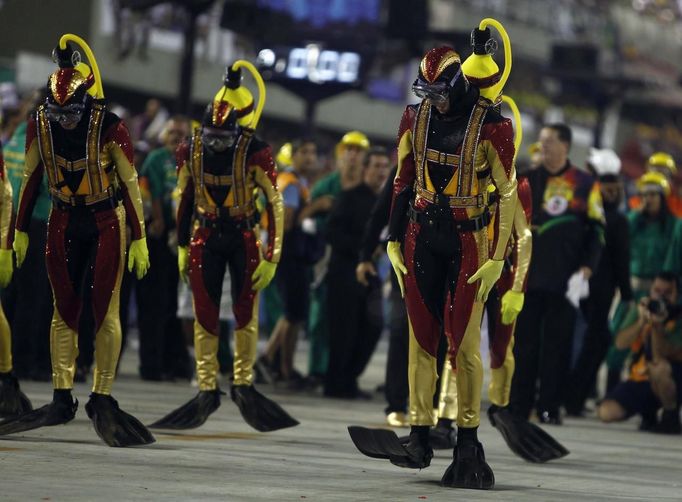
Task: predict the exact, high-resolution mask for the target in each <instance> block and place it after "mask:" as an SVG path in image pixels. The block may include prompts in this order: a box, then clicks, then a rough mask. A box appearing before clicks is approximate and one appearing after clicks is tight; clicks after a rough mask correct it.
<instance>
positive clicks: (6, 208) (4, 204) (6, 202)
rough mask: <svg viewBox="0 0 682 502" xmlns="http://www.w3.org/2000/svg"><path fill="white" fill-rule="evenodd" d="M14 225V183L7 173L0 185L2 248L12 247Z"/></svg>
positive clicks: (0, 235)
mask: <svg viewBox="0 0 682 502" xmlns="http://www.w3.org/2000/svg"><path fill="white" fill-rule="evenodd" d="M11 226H12V185H11V184H10V182H9V179H8V177H7V173H5V175H4V176H3V177H2V186H1V187H0V248H2V249H12V246H10V243H9V234H10V227H11Z"/></svg>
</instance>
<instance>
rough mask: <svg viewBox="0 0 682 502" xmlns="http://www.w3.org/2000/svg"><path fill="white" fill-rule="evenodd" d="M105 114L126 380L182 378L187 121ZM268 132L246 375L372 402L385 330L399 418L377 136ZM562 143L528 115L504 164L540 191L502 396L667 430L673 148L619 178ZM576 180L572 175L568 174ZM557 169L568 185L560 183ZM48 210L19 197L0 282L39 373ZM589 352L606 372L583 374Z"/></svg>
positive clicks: (673, 296)
mask: <svg viewBox="0 0 682 502" xmlns="http://www.w3.org/2000/svg"><path fill="white" fill-rule="evenodd" d="M42 99H44V96H41V95H40V93H35V94H34V95H31V96H28V97H27V98H26V99H24V100H23V101H21V102H17V103H16V106H15V107H14V108H13V109H12V110H10V112H9V113H6V114H5V116H4V118H3V121H2V127H1V128H0V140H1V141H2V144H3V154H4V159H5V171H6V173H7V176H8V177H9V179H10V181H11V183H12V187H13V191H14V203H15V206H16V203H17V199H18V196H19V190H20V186H21V179H22V172H23V155H24V152H23V150H24V143H25V138H26V123H25V119H26V117H27V116H28V114H29V113H30V112H31V111H32V110H34V109H35V107H36V105H37V104H39V103H40V102H41V101H42ZM112 110H113V111H114V112H116V113H117V114H119V115H120V116H121V117H122V118H124V119H125V121H126V123H127V124H128V127H129V129H130V131H131V135H132V138H133V141H134V146H135V164H136V167H137V169H138V172H139V181H140V187H141V193H142V197H143V204H144V211H145V223H146V225H147V242H148V247H149V253H150V259H151V264H152V266H151V269H150V272H149V274H148V275H147V276H146V277H145V278H144V279H142V280H139V281H138V280H136V279H135V278H134V277H133V275H132V274H129V273H127V272H126V275H125V277H124V280H123V285H122V294H121V320H122V326H123V332H124V343H125V334H126V333H127V332H128V331H129V329H128V328H130V327H136V328H137V339H138V340H139V375H140V377H141V378H142V379H144V380H151V381H161V380H173V379H186V380H191V379H192V375H193V371H194V361H193V357H192V347H191V340H192V322H193V314H192V308H191V291H190V290H189V288H188V287H187V285H186V284H184V283H183V281H182V280H181V277H180V275H179V273H178V267H177V237H176V234H175V215H174V212H175V202H174V193H175V188H176V165H175V157H174V152H175V149H176V148H177V146H178V145H179V144H180V143H181V142H182V141H184V140H185V139H187V138H188V136H189V135H190V134H191V131H192V129H193V127H194V126H195V122H193V121H192V120H191V118H188V117H183V116H172V115H170V114H169V112H168V111H167V110H166V109H165V108H164V106H163V105H162V103H161V102H160V101H158V100H155V99H151V100H149V101H148V103H147V106H146V108H145V110H144V111H143V112H142V113H140V114H138V115H131V114H130V113H129V112H128V111H127V110H125V109H124V108H122V107H120V106H112ZM396 126H397V125H396ZM272 136H273V137H268V134H267V132H266V134H265V136H264V138H263V139H265V140H266V141H270V142H271V144H272V145H273V147H276V148H275V149H274V150H273V151H274V152H276V162H277V166H278V179H277V184H278V189H279V190H280V191H281V193H282V196H283V200H284V207H285V224H284V241H283V254H282V261H281V262H280V264H279V266H278V269H277V275H276V276H275V280H274V281H273V282H272V284H271V285H270V286H269V287H268V288H267V289H266V290H265V291H264V293H263V301H262V302H261V309H262V315H261V335H262V337H263V338H264V339H266V340H267V343H265V345H264V346H263V350H262V353H261V355H260V357H259V359H258V362H257V364H256V369H257V378H258V379H259V381H260V382H265V383H270V384H275V385H278V386H280V387H284V388H287V389H290V390H292V391H297V392H298V391H300V392H316V391H319V390H321V392H322V393H323V395H325V396H328V397H333V398H344V399H357V398H372V392H370V391H369V390H368V389H362V388H360V386H359V385H358V378H359V377H360V375H361V374H362V373H363V371H364V370H365V368H366V366H367V364H368V362H369V360H370V358H371V356H372V354H373V352H374V350H375V347H376V345H377V342H378V341H379V339H380V337H381V334H382V332H383V331H384V330H386V331H388V332H389V333H390V336H389V340H390V343H389V357H388V360H389V364H388V367H387V371H386V375H387V378H386V388H385V392H386V398H387V401H388V406H387V408H386V414H387V418H390V419H389V423H390V424H391V425H402V424H404V423H405V417H404V413H405V411H406V409H407V395H408V392H407V378H406V365H407V327H406V322H405V317H404V310H403V307H402V306H401V303H402V300H401V298H400V295H399V292H398V291H397V288H396V287H395V282H393V287H390V288H389V287H384V286H386V285H387V284H390V283H391V277H390V276H389V274H388V272H387V270H388V267H387V266H386V258H385V256H384V248H385V246H384V244H385V243H384V242H383V241H382V236H381V227H383V225H382V224H381V221H382V211H383V212H384V213H385V212H386V211H388V208H387V206H386V199H387V196H388V197H389V205H390V192H388V191H386V190H384V189H385V188H386V187H387V186H389V187H390V180H391V179H392V176H393V175H392V174H391V167H392V166H393V165H394V163H395V153H394V151H393V150H394V145H390V148H388V149H384V148H382V147H380V146H375V145H371V144H370V141H369V139H368V138H367V137H366V136H365V135H364V134H362V133H361V132H359V131H351V132H349V133H347V134H345V135H343V136H341V137H340V138H339V139H338V143H337V144H336V146H335V147H334V148H333V149H332V150H331V151H322V149H321V145H320V144H318V143H319V141H318V140H317V139H316V138H314V137H298V138H284V137H282V135H281V134H280V135H277V134H273V135H272ZM570 147H571V131H570V129H569V128H568V127H566V126H565V125H563V124H552V125H549V126H546V127H544V128H542V129H541V132H540V135H539V138H538V143H537V144H534V145H533V147H532V150H531V152H530V154H531V165H530V166H526V168H525V169H520V170H519V175H527V176H529V177H530V178H529V179H530V180H531V187H533V188H535V187H542V189H541V190H540V191H538V192H537V193H535V194H534V200H533V202H534V208H533V218H532V224H533V233H534V238H535V239H536V242H535V244H536V247H535V248H534V256H533V262H532V266H531V271H530V274H529V279H528V291H527V294H526V306H525V308H524V311H523V312H522V314H521V316H520V317H519V320H518V324H517V332H516V338H517V342H516V346H515V349H514V350H515V355H516V357H517V366H516V372H517V373H516V376H515V383H514V384H513V386H512V405H513V406H517V407H519V408H522V409H524V413H531V412H532V411H535V412H536V413H537V415H538V417H539V419H540V420H541V421H542V422H544V423H547V424H561V423H562V418H561V417H562V411H561V410H562V409H563V410H564V411H565V413H567V414H568V415H571V416H583V415H584V414H585V412H586V406H587V405H586V403H587V402H588V399H590V398H598V401H597V403H598V406H597V407H596V409H595V411H596V413H597V415H598V417H599V418H600V419H602V420H604V421H606V422H611V421H617V420H621V419H625V418H628V417H630V416H632V415H635V414H639V415H641V416H642V422H641V428H642V429H644V430H655V431H658V432H668V433H679V431H680V420H679V403H680V397H682V321H681V320H680V317H681V316H682V308H681V307H679V305H680V303H681V302H682V300H680V299H679V296H680V295H679V294H678V285H679V279H680V275H682V221H680V220H679V219H678V218H679V217H680V216H682V200H680V198H679V197H678V195H677V193H678V192H677V189H676V186H675V183H674V181H675V179H676V173H677V169H676V165H675V162H674V160H673V159H672V157H670V156H668V155H667V154H665V153H657V154H655V155H653V156H651V158H650V159H649V160H648V162H647V165H646V166H645V171H646V172H645V174H644V175H643V176H641V177H639V178H638V179H636V180H633V179H626V178H624V177H623V175H622V174H621V172H620V164H621V163H620V160H619V158H618V156H617V155H616V154H615V153H614V152H612V151H606V150H599V151H594V152H593V153H592V155H591V156H590V158H589V159H588V163H587V165H586V166H578V167H576V166H572V164H571V163H570ZM576 173H577V174H576ZM569 175H570V176H569ZM576 177H577V178H579V183H578V182H575V183H578V185H580V187H582V188H580V189H578V188H576V186H578V185H571V183H573V182H574V181H575V179H574V178H576ZM568 178H570V180H569V181H570V183H569V182H568V181H567V182H566V183H564V182H563V181H562V180H565V179H568ZM547 186H552V187H553V188H552V190H553V191H551V192H548V190H547V188H546V187H547ZM580 190H582V192H580V193H578V192H579V191H580ZM382 204H383V206H382ZM562 204H568V207H570V208H572V209H575V214H577V215H579V216H578V218H579V219H578V220H577V221H578V225H577V226H576V227H575V229H576V230H575V232H577V233H576V234H575V238H573V237H570V238H569V237H567V235H566V234H565V233H562V234H559V235H560V238H558V237H551V236H552V235H557V234H552V233H551V232H546V233H545V231H546V230H547V229H548V228H551V226H553V225H555V224H558V223H557V221H558V219H560V218H562V217H565V216H566V215H565V214H564V212H565V210H566V207H562ZM581 204H582V206H581ZM382 207H383V209H382ZM49 211H50V198H49V195H48V192H47V190H46V186H43V190H42V192H41V195H40V197H39V199H38V202H37V203H36V208H35V210H34V211H33V220H32V222H31V228H30V231H29V238H30V243H31V246H30V247H29V251H28V255H27V257H26V261H25V263H24V265H23V267H22V268H21V269H18V270H17V271H16V273H15V275H14V278H13V280H12V283H11V284H10V285H9V287H8V288H6V289H5V290H4V291H3V294H2V301H3V305H4V307H5V312H6V314H7V317H8V320H9V322H10V325H11V327H12V333H13V352H14V368H15V372H16V374H17V376H18V377H19V378H20V379H33V380H40V381H47V380H49V379H50V376H51V371H50V360H49V357H50V356H49V354H50V352H49V329H50V319H51V316H52V298H51V292H50V287H49V283H48V280H47V274H46V270H45V262H44V245H45V237H46V222H47V217H48V214H49ZM580 215H583V216H580ZM386 218H387V216H386ZM580 218H583V219H580ZM263 224H264V225H265V224H267V223H266V222H265V221H264V222H263ZM567 243H568V244H567ZM576 273H578V274H579V275H580V277H579V279H581V280H583V281H585V282H588V283H589V294H585V293H582V294H579V295H574V294H572V292H571V291H569V293H571V294H569V295H566V290H567V288H568V287H569V278H572V276H573V275H574V274H576ZM227 275H229V274H226V278H225V280H224V285H223V294H222V304H221V314H220V319H221V323H220V351H219V362H220V368H221V372H222V373H224V374H229V373H230V372H231V370H232V367H231V358H232V355H231V349H230V332H231V329H232V322H233V317H232V312H231V304H230V303H231V302H230V282H229V277H227ZM569 289H570V288H569ZM389 291H390V293H389ZM396 293H397V294H396ZM86 304H87V303H86ZM83 314H84V315H83V316H82V319H81V326H80V329H79V349H80V354H79V357H78V361H77V367H78V369H77V380H80V381H84V380H86V379H88V378H89V374H90V370H91V367H92V364H93V352H94V347H93V337H94V333H93V321H92V315H91V314H92V313H88V312H84V313H83ZM302 336H304V337H305V338H306V339H307V340H308V351H309V352H308V356H309V357H308V367H307V368H302V367H297V366H296V365H295V364H294V354H295V353H296V350H297V349H296V347H297V341H298V339H299V338H300V337H302ZM441 352H444V351H441ZM604 364H605V367H606V369H607V371H606V379H605V380H606V381H605V385H599V384H598V375H599V369H600V368H601V367H603V366H604ZM536 382H537V386H536ZM536 387H537V392H536ZM602 388H603V390H602ZM660 410H662V412H661V411H660ZM396 414H397V415H396ZM396 416H397V417H398V418H397V419H396Z"/></svg>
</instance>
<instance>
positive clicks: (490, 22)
mask: <svg viewBox="0 0 682 502" xmlns="http://www.w3.org/2000/svg"><path fill="white" fill-rule="evenodd" d="M488 26H492V27H493V28H495V29H496V30H497V31H498V32H499V33H500V36H501V37H502V42H503V43H504V71H503V72H502V77H501V78H500V81H499V82H498V83H497V84H495V85H494V86H492V87H491V91H490V94H491V95H492V96H497V95H498V94H500V93H501V92H502V89H503V88H504V84H506V83H507V79H508V78H509V73H510V72H511V67H512V53H511V42H510V40H509V35H507V30H505V29H504V26H502V24H501V23H500V22H499V21H497V20H496V19H493V18H491V17H486V18H485V19H483V20H482V21H481V22H480V24H479V25H478V29H479V30H485V29H486V28H487V27H488ZM493 90H494V91H493ZM493 101H495V100H493Z"/></svg>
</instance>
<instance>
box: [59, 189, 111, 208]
mask: <svg viewBox="0 0 682 502" xmlns="http://www.w3.org/2000/svg"><path fill="white" fill-rule="evenodd" d="M110 188H111V187H110ZM110 188H109V189H107V191H105V192H100V193H96V194H88V195H79V194H74V195H67V194H65V193H62V192H60V191H59V190H57V189H55V188H50V195H51V196H52V197H53V198H55V199H57V200H59V201H61V202H63V203H64V204H68V205H69V206H82V205H85V206H89V205H91V204H97V203H98V202H102V201H103V200H108V199H111V198H112V197H114V196H115V194H114V191H113V189H110Z"/></svg>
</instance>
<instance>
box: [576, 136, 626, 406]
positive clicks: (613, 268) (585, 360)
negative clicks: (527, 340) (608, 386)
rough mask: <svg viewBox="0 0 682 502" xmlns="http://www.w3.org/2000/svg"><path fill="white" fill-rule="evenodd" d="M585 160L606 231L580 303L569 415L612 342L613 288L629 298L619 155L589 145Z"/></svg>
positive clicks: (591, 384)
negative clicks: (582, 324) (581, 328)
mask: <svg viewBox="0 0 682 502" xmlns="http://www.w3.org/2000/svg"><path fill="white" fill-rule="evenodd" d="M588 163H589V164H588V167H591V168H592V169H593V170H594V172H595V173H596V174H597V176H599V178H598V179H599V188H600V192H601V196H602V200H603V201H604V214H605V217H606V233H605V246H604V252H603V253H602V256H601V259H600V260H599V266H598V267H597V269H596V270H595V272H594V275H593V276H592V278H591V279H590V296H589V298H588V299H586V300H584V301H583V302H582V303H581V310H582V311H583V314H584V316H585V319H586V321H587V329H586V330H585V335H584V338H583V343H582V348H581V350H580V353H579V355H578V359H577V362H576V364H575V366H574V368H573V370H572V372H571V376H570V378H569V380H568V392H567V396H566V403H565V405H566V412H567V413H568V414H569V415H572V416H581V415H582V413H583V408H584V406H585V401H586V400H587V397H588V395H589V393H590V391H591V390H592V389H593V388H594V385H595V381H596V378H597V372H598V370H599V366H600V365H601V363H602V362H603V361H604V357H605V356H606V352H607V351H608V348H609V345H610V344H611V338H612V336H611V331H610V330H609V324H608V322H609V319H608V317H609V311H610V310H611V303H612V302H613V297H614V294H615V292H616V288H618V289H619V291H620V297H621V301H623V302H625V303H627V302H630V301H631V300H632V288H631V287H630V239H629V231H628V221H627V219H626V217H625V216H624V215H623V214H622V213H621V212H620V211H619V210H618V208H619V207H620V206H621V204H622V202H623V182H622V180H621V179H620V177H619V173H620V159H619V158H618V156H617V155H616V153H615V152H614V151H613V150H597V149H594V148H592V149H591V151H590V156H589V159H588Z"/></svg>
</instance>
